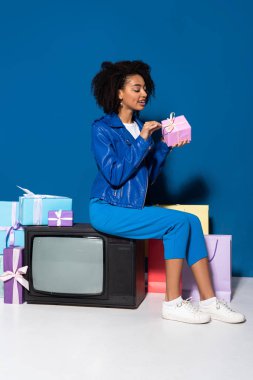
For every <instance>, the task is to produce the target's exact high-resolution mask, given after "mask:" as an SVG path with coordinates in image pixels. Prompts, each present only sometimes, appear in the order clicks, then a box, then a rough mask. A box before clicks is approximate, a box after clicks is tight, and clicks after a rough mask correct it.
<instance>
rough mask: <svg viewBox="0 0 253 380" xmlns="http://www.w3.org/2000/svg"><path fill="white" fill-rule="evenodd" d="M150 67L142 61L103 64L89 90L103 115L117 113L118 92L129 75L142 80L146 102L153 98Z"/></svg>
mask: <svg viewBox="0 0 253 380" xmlns="http://www.w3.org/2000/svg"><path fill="white" fill-rule="evenodd" d="M150 70H151V69H150V66H149V65H147V64H146V63H144V62H142V61H119V62H115V63H112V62H107V61H105V62H103V63H102V64H101V70H100V71H99V72H98V73H97V74H96V75H95V77H94V78H93V79H92V83H91V89H92V91H93V95H94V96H95V99H96V102H97V104H98V105H99V106H100V107H102V108H103V110H104V112H105V113H111V112H115V113H118V111H119V107H120V100H119V98H118V91H119V90H120V89H123V88H124V85H125V82H126V79H127V77H128V76H130V75H136V74H139V75H141V76H142V78H143V79H144V82H145V85H146V89H147V99H146V103H147V102H148V100H149V98H150V96H151V95H153V96H154V93H155V85H154V82H153V80H152V78H151V76H150Z"/></svg>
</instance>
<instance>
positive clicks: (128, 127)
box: [89, 61, 245, 323]
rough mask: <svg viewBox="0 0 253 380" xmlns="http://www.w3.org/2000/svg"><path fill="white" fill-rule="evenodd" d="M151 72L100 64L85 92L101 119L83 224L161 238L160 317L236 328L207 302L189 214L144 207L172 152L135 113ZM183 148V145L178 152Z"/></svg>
mask: <svg viewBox="0 0 253 380" xmlns="http://www.w3.org/2000/svg"><path fill="white" fill-rule="evenodd" d="M154 88H155V86H154V82H153V80H152V79H151V76H150V67H149V66H148V65H147V64H146V63H144V62H142V61H121V62H116V63H114V64H113V63H111V62H104V63H102V66H101V70H100V72H99V73H98V74H97V75H96V76H95V77H94V79H93V81H92V89H93V93H94V96H95V98H96V101H97V103H98V105H99V106H101V107H102V108H103V109H104V112H105V115H104V116H103V117H101V118H100V119H98V120H96V121H95V122H94V123H93V125H92V151H93V154H94V157H95V160H96V163H97V167H98V173H97V177H96V178H95V181H94V184H93V187H92V190H91V196H90V198H91V199H90V209H89V210H90V221H91V224H92V225H93V227H94V228H95V229H97V230H99V231H101V232H105V233H108V234H111V235H116V236H121V237H124V238H130V239H150V238H153V239H161V240H163V245H164V258H165V268H166V294H165V301H164V302H163V308H162V316H163V318H165V319H172V320H176V321H180V322H187V323H207V322H209V321H210V320H211V318H212V319H219V320H222V321H223V322H230V323H238V322H243V321H244V320H245V317H244V316H243V315H242V314H240V313H236V312H234V311H232V310H231V309H230V308H229V307H228V306H227V305H226V304H224V303H222V302H220V301H219V300H218V299H217V298H216V297H215V295H214V291H213V287H212V283H211V278H210V274H209V266H208V265H209V264H208V259H207V250H206V246H205V240H204V235H203V231H202V227H201V224H200V221H199V219H198V218H197V217H196V216H195V215H193V214H189V213H185V212H181V211H176V210H171V209H165V208H161V207H156V206H150V205H148V204H147V202H146V195H147V191H148V188H149V186H152V184H153V183H154V182H155V180H156V178H157V176H158V175H159V173H160V170H161V168H162V166H163V165H164V162H165V160H166V158H167V156H168V154H169V152H170V151H171V147H168V146H167V145H166V144H165V142H164V141H163V139H162V138H161V139H160V141H158V142H156V143H155V142H154V141H153V138H152V134H153V132H154V131H156V130H159V129H160V128H161V126H162V125H161V123H160V122H158V121H155V120H152V121H146V122H144V123H143V122H142V121H141V120H140V119H139V113H140V111H142V110H143V109H144V107H145V105H146V104H147V103H148V101H149V98H150V96H151V95H153V94H154ZM186 143H187V141H183V142H182V144H180V145H178V146H182V145H184V144H186ZM183 260H186V261H187V263H188V265H189V266H190V267H191V269H192V271H193V274H194V276H195V279H196V282H197V285H198V288H199V292H200V296H201V302H200V310H198V309H196V308H195V307H194V306H193V305H192V304H191V302H190V301H189V300H183V299H182V297H181V289H180V278H181V272H182V265H183Z"/></svg>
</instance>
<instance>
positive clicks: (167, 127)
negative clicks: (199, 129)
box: [162, 112, 191, 146]
mask: <svg viewBox="0 0 253 380" xmlns="http://www.w3.org/2000/svg"><path fill="white" fill-rule="evenodd" d="M162 135H163V138H164V140H165V142H166V144H167V145H168V146H174V145H176V144H179V143H180V142H181V141H183V140H188V141H191V126H190V124H189V123H188V121H187V120H186V118H185V117H184V116H183V115H182V116H177V117H175V114H174V112H171V114H170V117H169V118H168V119H166V120H162Z"/></svg>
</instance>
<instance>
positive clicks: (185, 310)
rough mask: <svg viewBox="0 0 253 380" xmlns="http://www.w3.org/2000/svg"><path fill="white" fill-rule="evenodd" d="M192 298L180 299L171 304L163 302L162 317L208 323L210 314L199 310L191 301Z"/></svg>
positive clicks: (187, 321)
mask: <svg viewBox="0 0 253 380" xmlns="http://www.w3.org/2000/svg"><path fill="white" fill-rule="evenodd" d="M190 299H191V297H190V298H187V299H186V300H182V301H180V302H179V303H178V304H175V305H172V306H169V305H168V304H167V303H166V302H163V307H162V317H163V318H165V319H170V320H172V321H178V322H185V323H208V322H210V321H211V318H210V315H209V314H205V313H202V312H201V311H199V310H198V309H197V308H196V307H195V306H194V305H193V304H192V303H191V302H190Z"/></svg>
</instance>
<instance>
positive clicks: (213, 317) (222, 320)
mask: <svg viewBox="0 0 253 380" xmlns="http://www.w3.org/2000/svg"><path fill="white" fill-rule="evenodd" d="M210 317H211V319H212V320H214V321H220V322H224V323H231V324H233V325H235V324H238V323H244V322H246V318H245V319H243V320H241V321H228V320H227V319H225V318H220V317H216V316H213V315H212V314H210Z"/></svg>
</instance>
